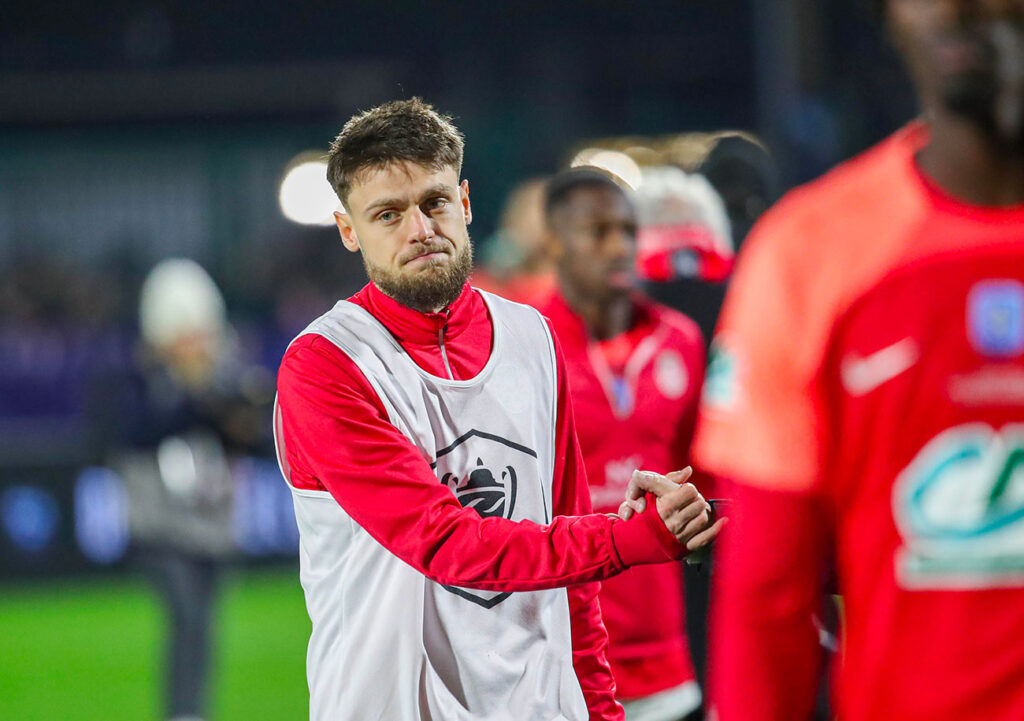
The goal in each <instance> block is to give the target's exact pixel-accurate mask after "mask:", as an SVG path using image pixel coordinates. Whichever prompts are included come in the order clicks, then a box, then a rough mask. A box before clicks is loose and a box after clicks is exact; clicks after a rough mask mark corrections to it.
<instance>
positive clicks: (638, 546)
mask: <svg viewBox="0 0 1024 721" xmlns="http://www.w3.org/2000/svg"><path fill="white" fill-rule="evenodd" d="M612 544H613V545H614V546H615V553H616V554H618V556H619V560H620V561H622V565H624V566H639V565H641V564H645V563H664V562H665V561H676V560H679V559H680V558H683V557H684V556H685V555H686V553H687V551H686V546H684V545H683V544H681V543H680V542H679V541H678V540H676V537H675V536H673V535H672V533H671V532H670V531H669V530H668V528H666V527H665V524H664V522H663V521H662V520H661V516H659V515H658V508H657V498H655V497H654V496H653V495H652V494H650V493H648V494H647V508H646V509H645V510H644V512H643V513H639V514H636V515H634V516H633V517H632V518H630V519H629V520H628V521H621V520H620V521H615V522H613V523H612Z"/></svg>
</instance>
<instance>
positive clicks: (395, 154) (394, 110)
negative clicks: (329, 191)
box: [327, 98, 463, 205]
mask: <svg viewBox="0 0 1024 721" xmlns="http://www.w3.org/2000/svg"><path fill="white" fill-rule="evenodd" d="M462 138H463V136H462V133H461V132H459V129H458V128H456V127H455V125H454V124H452V119H451V118H450V117H449V116H447V115H441V114H440V113H438V112H437V111H436V110H434V108H433V107H432V106H430V105H428V104H427V103H424V102H423V100H421V99H420V98H412V99H410V100H393V101H391V102H389V103H384V104H383V105H378V106H377V107H375V108H372V109H370V110H367V111H365V112H363V113H360V114H359V115H355V116H353V117H352V119H351V120H349V121H348V122H347V123H345V127H343V128H342V129H341V132H340V133H338V137H337V138H335V139H334V142H333V143H331V150H330V152H329V153H328V155H327V180H328V181H329V182H330V184H331V187H333V188H334V192H335V193H337V194H338V198H339V199H340V200H341V203H342V205H345V204H346V203H347V202H348V194H349V192H350V191H351V190H352V181H353V180H355V179H356V178H357V177H358V175H359V174H360V173H361V172H363V171H365V170H370V169H376V168H383V167H386V166H388V165H391V164H392V163H400V162H403V161H409V162H413V163H416V164H417V165H422V166H423V167H425V168H430V169H432V170H440V169H442V168H449V167H450V168H455V170H456V171H461V170H462V146H463V144H462Z"/></svg>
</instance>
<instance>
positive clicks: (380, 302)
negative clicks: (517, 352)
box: [348, 283, 487, 345]
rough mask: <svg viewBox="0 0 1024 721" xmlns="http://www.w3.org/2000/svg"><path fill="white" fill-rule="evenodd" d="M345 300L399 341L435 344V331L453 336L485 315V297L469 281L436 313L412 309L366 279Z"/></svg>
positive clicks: (403, 343) (415, 343)
mask: <svg viewBox="0 0 1024 721" xmlns="http://www.w3.org/2000/svg"><path fill="white" fill-rule="evenodd" d="M348 300H349V301H350V302H352V303H355V304H356V305H358V306H361V307H362V308H364V309H365V310H367V311H369V312H370V314H371V315H372V316H373V317H374V318H376V319H377V320H379V321H380V322H381V323H383V324H384V327H385V328H387V329H388V330H389V331H391V334H392V335H394V336H395V338H396V339H397V340H398V342H399V343H401V344H402V345H407V344H413V345H437V334H438V331H441V330H444V331H445V337H446V338H448V339H453V338H456V337H458V336H459V335H460V334H461V333H462V332H463V331H464V330H466V328H468V327H469V326H470V325H471V324H472V323H474V322H475V321H476V322H478V321H479V318H481V317H483V318H485V319H486V318H487V307H486V305H484V299H483V298H482V297H481V296H480V294H479V293H477V292H476V291H474V290H473V289H472V288H471V287H470V285H469V283H466V284H465V285H464V286H462V292H461V293H460V294H459V297H458V298H456V299H455V300H454V301H453V302H452V303H451V305H449V306H448V307H447V308H445V309H444V310H442V311H441V312H439V313H421V312H420V311H418V310H413V309H412V308H410V307H408V306H405V305H402V304H401V303H399V302H398V301H396V300H395V299H394V298H391V297H390V296H387V295H385V294H384V293H383V291H381V290H380V288H378V287H377V286H376V285H374V284H373V283H367V284H366V285H365V286H363V288H362V290H360V291H359V292H358V293H356V294H355V295H353V296H352V297H351V298H349V299H348ZM445 325H447V326H448V327H447V329H445Z"/></svg>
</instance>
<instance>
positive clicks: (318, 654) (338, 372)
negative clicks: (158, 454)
mask: <svg viewBox="0 0 1024 721" xmlns="http://www.w3.org/2000/svg"><path fill="white" fill-rule="evenodd" d="M462 152H463V140H462V135H461V134H460V133H459V131H458V130H457V129H456V128H455V126H454V125H453V124H452V123H451V121H450V119H449V118H446V117H444V116H441V115H439V114H438V113H437V112H435V111H434V110H433V108H431V107H430V106H429V105H426V104H424V103H423V102H422V101H420V100H418V99H412V100H408V101H396V102H391V103H387V104H385V105H382V106H379V107H377V108H374V109H372V110H369V111H367V112H365V113H362V114H361V115H357V116H356V117H354V118H352V119H351V120H350V121H349V122H348V123H347V124H346V125H345V127H344V128H343V129H342V131H341V133H340V135H339V136H338V137H337V139H336V140H335V142H334V144H333V145H332V147H331V151H330V155H329V160H328V178H329V180H330V181H331V183H332V185H333V186H334V188H335V190H336V192H337V194H338V197H339V198H340V200H341V202H342V205H343V207H344V212H339V213H337V214H336V220H337V224H338V230H339V232H340V234H341V240H342V242H343V243H344V245H345V247H346V248H348V249H349V250H350V251H353V252H356V251H358V252H360V253H361V254H362V258H363V262H364V264H365V266H366V271H367V274H368V276H369V278H370V283H369V284H368V285H367V286H366V287H365V288H363V289H362V290H361V291H360V292H359V293H357V294H356V295H354V296H353V297H351V298H349V299H347V300H343V301H341V302H339V303H338V304H337V305H336V306H335V307H334V308H333V309H332V310H330V311H329V312H328V313H326V314H325V315H324V316H322V317H321V318H319V319H317V320H316V321H314V322H313V323H312V324H311V325H310V326H309V327H308V328H307V329H306V331H304V332H303V334H301V335H300V336H299V337H298V338H297V339H296V340H295V341H294V342H293V343H292V344H291V346H290V347H289V349H288V351H287V353H286V354H285V357H284V360H283V361H282V365H281V370H280V373H279V375H278V403H277V408H276V411H275V430H276V437H277V441H278V456H279V461H280V463H281V468H282V471H283V473H284V476H285V478H286V480H287V481H288V483H289V485H290V487H291V489H292V493H293V498H294V502H295V514H296V520H297V522H298V526H299V531H300V536H301V545H300V564H301V566H300V575H301V580H302V585H303V588H304V590H305V593H306V603H307V607H308V609H309V614H310V618H311V620H312V623H313V630H312V635H311V637H310V642H309V652H308V656H307V674H308V678H309V688H310V716H311V718H313V719H324V720H326V719H331V720H332V721H338V720H342V721H344V720H346V719H351V720H353V721H355V720H357V719H396V720H400V721H405V720H409V721H420V720H424V721H425V720H426V719H460V720H468V719H489V720H494V721H498V720H499V719H509V720H511V719H536V720H538V721H542V720H543V721H547V720H551V721H555V720H562V719H569V720H572V721H583V720H584V719H591V721H593V720H595V719H620V718H622V710H621V707H620V706H619V705H618V704H616V702H615V700H614V682H613V680H612V676H611V672H610V671H609V668H608V662H607V660H606V652H605V649H606V646H607V634H606V632H605V629H604V626H603V624H602V622H601V616H600V610H599V607H598V604H597V601H596V593H597V583H596V581H599V580H602V579H604V578H608V577H610V576H613V575H615V574H617V573H619V572H621V571H622V570H624V569H625V568H628V567H630V566H633V565H638V564H645V563H656V562H662V561H669V560H673V559H677V558H679V557H680V556H682V555H685V554H686V552H687V551H688V550H694V549H696V548H698V547H702V546H704V545H706V544H707V543H709V542H710V541H711V540H712V539H713V538H714V536H715V535H717V533H718V530H719V529H720V528H721V521H718V522H716V523H715V524H711V523H710V517H709V510H710V509H709V507H708V505H707V503H706V502H705V500H704V499H703V497H701V495H700V494H699V493H698V492H697V490H696V489H695V488H694V487H693V486H692V485H690V484H687V483H685V482H684V481H685V477H686V475H687V474H686V473H683V474H680V475H678V476H674V477H672V478H668V477H665V476H659V475H657V474H643V473H639V472H638V473H637V474H635V481H636V482H637V483H638V484H640V485H642V486H643V487H644V488H646V489H647V490H648V491H650V492H651V494H652V495H650V496H648V497H647V499H646V501H647V502H646V503H644V504H639V503H638V504H636V508H635V509H634V510H637V511H641V512H639V513H637V515H635V516H633V517H632V518H631V519H630V520H628V521H627V520H623V519H621V518H619V517H617V516H615V515H608V514H593V513H591V512H590V500H589V494H588V490H587V481H586V475H585V471H584V466H583V463H582V460H581V458H580V451H579V445H578V443H577V440H576V432H575V429H574V426H573V416H572V410H571V406H570V401H569V397H568V393H567V389H566V380H565V367H564V362H563V360H562V355H561V352H560V350H559V349H558V346H557V344H556V343H555V341H554V338H553V335H552V333H551V330H550V328H549V326H548V323H547V322H546V321H545V320H544V318H543V317H542V316H541V315H540V314H539V313H538V312H537V311H535V310H533V309H531V308H529V307H527V306H523V305H519V304H516V303H512V302H510V301H506V300H503V299H501V298H499V297H497V296H494V295H490V294H487V293H483V292H481V291H478V290H475V289H473V288H471V287H470V286H469V285H468V284H467V283H466V279H467V277H468V275H469V273H470V270H471V266H472V250H471V248H472V246H471V244H470V240H469V234H468V231H467V226H468V225H469V223H470V221H471V220H472V212H471V207H470V202H469V183H468V182H467V181H466V180H462V181H461V182H460V180H459V174H460V171H461V166H462ZM642 509H645V510H642Z"/></svg>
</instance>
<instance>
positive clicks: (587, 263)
mask: <svg viewBox="0 0 1024 721" xmlns="http://www.w3.org/2000/svg"><path fill="white" fill-rule="evenodd" d="M545 216H546V218H547V223H548V228H549V233H550V237H551V247H552V250H553V252H554V254H555V256H556V257H557V268H558V282H559V291H558V292H557V293H556V294H555V295H554V296H553V297H552V298H551V299H550V300H549V301H548V302H547V303H545V304H543V305H542V306H541V311H542V312H543V313H544V314H545V315H546V316H547V317H548V318H549V319H550V321H551V324H552V327H553V328H554V329H555V333H556V334H557V336H558V339H559V341H560V342H561V344H562V348H563V351H564V353H565V365H566V372H567V375H568V377H569V387H570V388H571V395H572V403H573V407H574V409H575V414H576V423H577V425H576V430H577V434H578V436H579V440H580V449H581V451H582V453H583V458H584V462H585V465H586V469H587V478H588V480H589V483H590V495H591V500H592V502H593V505H594V510H595V511H608V512H614V511H615V510H616V509H618V507H619V504H620V503H621V501H622V499H623V496H624V493H625V490H626V487H627V486H628V484H629V480H630V476H631V474H632V472H633V470H634V469H636V468H644V469H649V470H652V471H657V472H660V473H668V472H669V471H671V470H672V469H674V468H682V467H683V466H685V465H686V464H687V462H688V451H689V446H690V439H691V437H692V434H693V424H694V419H695V416H696V407H697V399H698V395H699V389H700V386H701V381H702V378H703V375H704V341H703V338H702V336H701V334H700V330H699V329H698V328H697V326H696V324H694V323H693V321H691V320H690V319H689V318H687V317H686V316H684V315H682V314H680V313H677V312H676V311H673V310H670V309H669V308H666V307H664V306H661V305H658V304H656V303H654V302H653V301H650V300H648V299H646V298H645V297H643V296H641V295H639V294H638V293H637V292H635V291H634V289H633V287H634V285H635V272H634V265H635V256H636V235H637V215H636V209H635V208H634V205H633V202H632V200H631V199H630V198H628V197H627V196H626V193H625V192H624V191H623V190H622V188H620V187H619V186H618V185H616V183H615V182H614V181H613V180H611V178H609V177H608V176H607V175H604V174H603V173H600V172H598V171H596V170H592V169H587V168H576V169H573V170H568V171H565V172H563V173H560V174H558V175H556V176H555V177H554V178H552V179H551V180H550V181H549V182H548V185H547V191H546V197H545ZM698 487H699V488H700V490H701V491H702V492H703V493H704V495H705V496H707V490H706V489H705V488H703V487H702V486H698ZM599 600H600V603H601V613H602V615H603V616H604V622H605V625H606V627H607V628H608V636H609V650H608V660H609V662H610V663H611V666H612V674H613V675H614V677H615V684H616V697H617V698H618V699H619V701H620V702H622V704H623V706H624V707H625V709H626V718H627V719H628V720H630V721H677V720H678V719H682V718H691V714H696V713H697V712H698V709H699V707H700V703H701V693H700V689H699V687H698V685H697V681H696V677H695V674H694V669H693V664H692V663H691V660H690V653H689V648H688V645H687V641H686V632H685V628H686V624H685V612H684V599H683V578H682V569H681V567H680V566H679V565H678V564H662V565H659V566H657V567H654V566H651V567H637V568H635V569H632V570H630V571H628V572H626V573H624V574H622V575H620V576H618V577H616V578H609V579H607V580H606V581H604V582H603V583H602V586H601V592H600V594H599Z"/></svg>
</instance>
